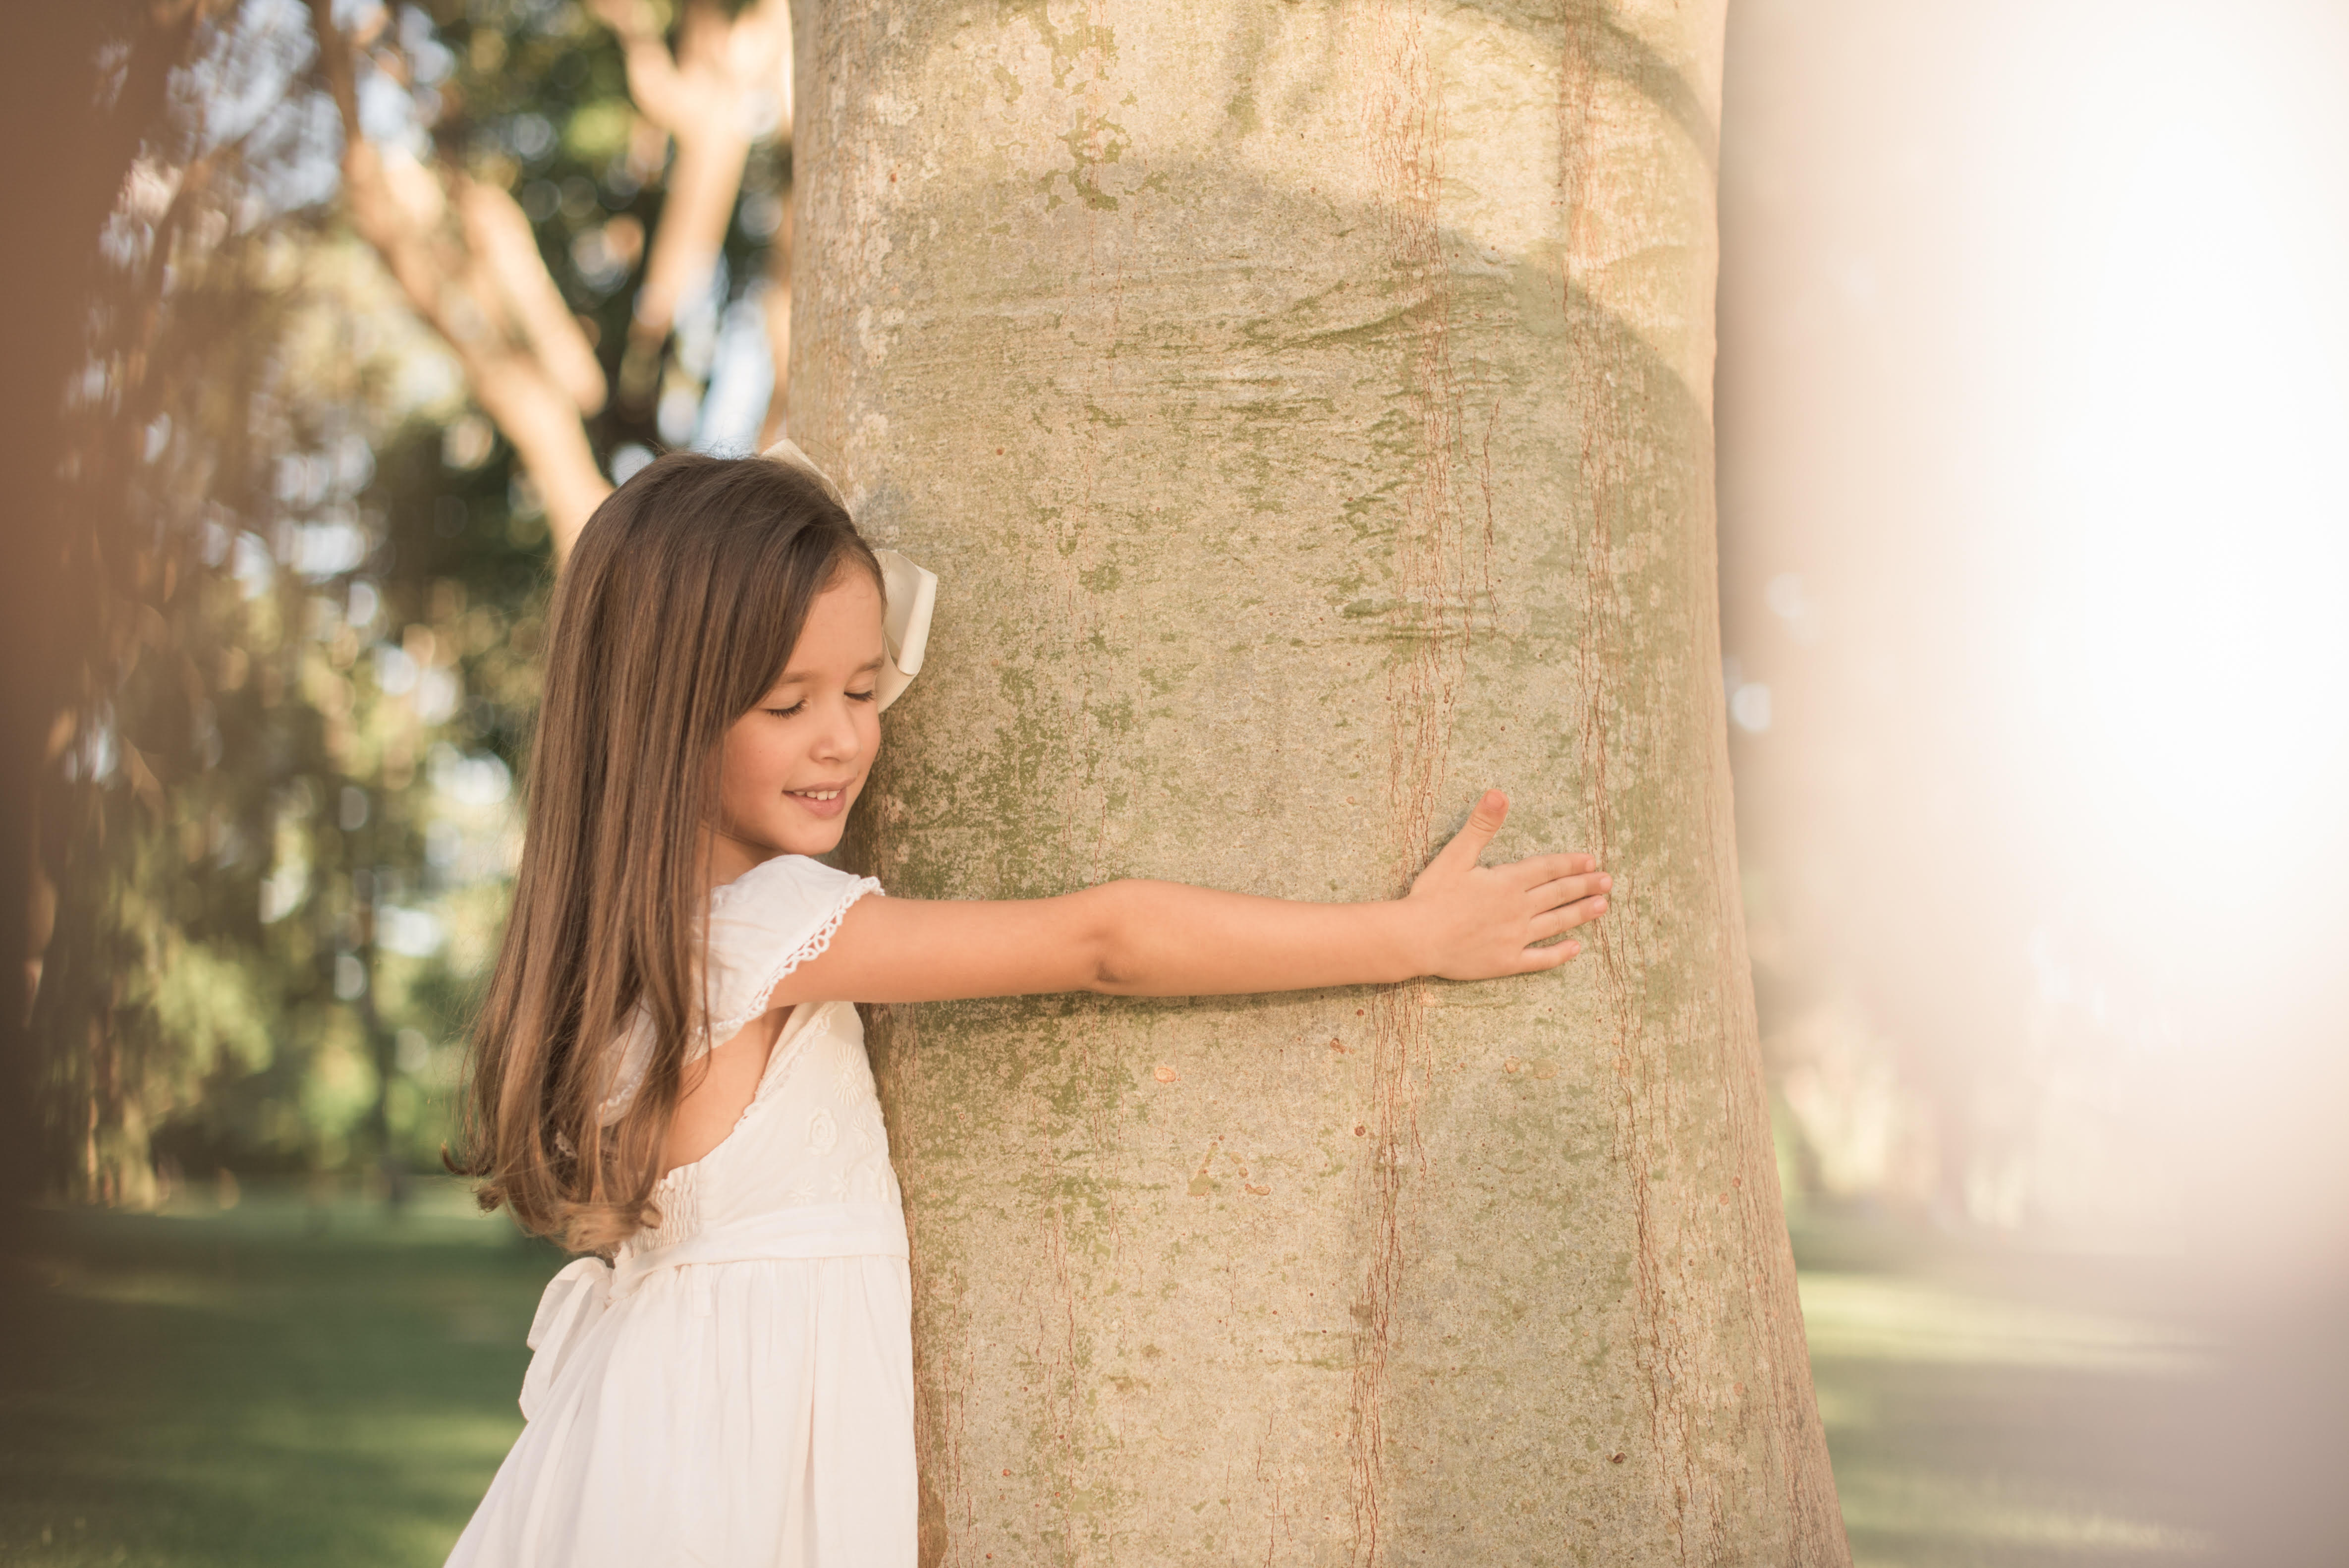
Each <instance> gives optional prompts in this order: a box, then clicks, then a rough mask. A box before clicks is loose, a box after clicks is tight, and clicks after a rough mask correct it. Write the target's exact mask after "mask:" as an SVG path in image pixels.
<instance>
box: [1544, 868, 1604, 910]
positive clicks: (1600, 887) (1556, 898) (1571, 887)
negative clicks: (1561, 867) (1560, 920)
mask: <svg viewBox="0 0 2349 1568" xmlns="http://www.w3.org/2000/svg"><path fill="white" fill-rule="evenodd" d="M1614 885H1615V879H1614V878H1613V877H1610V876H1609V875H1608V874H1607V873H1606V872H1588V873H1586V874H1584V875H1582V876H1572V877H1560V878H1558V879H1557V881H1556V882H1544V883H1542V884H1541V885H1540V886H1539V887H1537V888H1536V889H1534V890H1533V893H1532V898H1533V901H1534V907H1535V908H1537V909H1556V908H1557V906H1558V905H1560V904H1564V903H1574V902H1575V900H1577V899H1583V898H1588V897H1590V896H1591V895H1592V894H1594V893H1602V892H1608V891H1609V889H1611V888H1613V887H1614Z"/></svg>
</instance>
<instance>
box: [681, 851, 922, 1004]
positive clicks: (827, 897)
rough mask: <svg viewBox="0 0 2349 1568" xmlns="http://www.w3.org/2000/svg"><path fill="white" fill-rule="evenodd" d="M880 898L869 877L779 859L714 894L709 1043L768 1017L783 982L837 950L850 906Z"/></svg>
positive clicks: (876, 884) (797, 858) (789, 857)
mask: <svg viewBox="0 0 2349 1568" xmlns="http://www.w3.org/2000/svg"><path fill="white" fill-rule="evenodd" d="M880 891H881V884H880V883H879V882H875V881H874V879H873V878H871V877H860V876H854V875H851V874H850V873H849V872H843V871H834V870H833V868H832V867H830V866H827V865H824V864H823V863H822V862H820V861H812V860H810V859H808V858H807V857H806V856H805V855H778V856H776V857H775V858H774V859H773V860H771V861H761V863H760V864H758V865H755V866H753V867H751V868H750V870H749V871H747V872H743V873H742V874H741V875H740V876H739V877H737V878H735V879H734V880H733V881H732V882H728V883H727V884H726V885H725V886H724V887H721V888H719V890H718V891H717V892H715V893H713V894H711V895H710V901H709V1017H710V1022H709V1030H708V1035H707V1038H708V1041H709V1044H712V1045H715V1044H717V1043H719V1042H720V1041H723V1040H728V1039H731V1038H732V1037H734V1035H735V1034H736V1033H737V1032H738V1031H739V1030H740V1029H741V1027H742V1026H744V1025H745V1024H748V1023H749V1022H750V1020H751V1019H753V1018H755V1017H757V1016H759V1015H760V1014H761V1013H763V1012H765V1011H766V1010H767V998H768V997H770V996H771V995H773V994H774V990H775V986H776V985H778V984H779V983H781V980H782V978H783V976H784V975H789V974H790V973H791V972H792V970H794V969H796V968H798V967H799V966H800V965H802V964H804V963H806V962H807V961H808V960H809V959H811V958H813V957H815V956H816V955H817V954H821V953H822V952H823V950H824V949H825V948H826V947H829V946H830V945H832V934H833V932H835V931H838V930H839V929H840V922H841V918H842V917H843V915H845V914H847V913H848V911H849V909H850V907H851V906H852V905H854V903H856V901H857V900H858V899H860V898H863V897H864V895H865V894H866V893H872V892H880Z"/></svg>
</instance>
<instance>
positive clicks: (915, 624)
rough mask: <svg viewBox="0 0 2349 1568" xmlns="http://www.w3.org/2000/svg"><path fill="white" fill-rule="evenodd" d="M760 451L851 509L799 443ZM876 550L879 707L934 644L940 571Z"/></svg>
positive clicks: (916, 670) (917, 670) (910, 678)
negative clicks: (878, 573)
mask: <svg viewBox="0 0 2349 1568" xmlns="http://www.w3.org/2000/svg"><path fill="white" fill-rule="evenodd" d="M760 455H761V456H762V457H764V458H766V459H769V460H770V461H771V462H778V463H788V464H790V465H791V466H792V468H795V469H799V470H800V471H801V472H802V473H803V474H805V475H807V476H808V477H809V478H810V479H812V480H815V482H816V483H818V484H820V485H822V486H823V493H824V494H826V495H828V496H830V497H831V498H832V499H833V500H835V501H837V502H838V503H839V504H840V510H841V511H847V510H848V498H847V497H846V496H844V495H843V494H841V493H840V487H839V486H838V485H836V484H834V483H833V482H832V476H831V475H829V474H827V473H825V472H824V471H823V469H820V468H818V467H816V466H815V459H812V458H811V457H809V456H808V455H807V454H806V453H805V452H803V451H801V450H800V449H799V447H798V446H797V445H796V444H795V443H793V442H792V441H790V440H781V441H777V442H776V443H775V444H774V445H773V446H771V447H769V448H768V449H766V450H765V451H764V452H763V453H761V454H760ZM873 554H874V558H875V559H877V560H878V561H879V562H881V642H882V646H883V650H884V652H885V655H886V662H885V664H884V665H882V667H881V679H880V682H879V683H878V685H876V686H874V695H875V696H877V697H878V698H879V699H880V700H879V706H880V707H884V708H885V707H888V706H889V705H890V704H891V703H893V702H895V701H896V700H897V698H898V696H900V695H901V694H902V693H903V692H904V691H905V688H906V687H907V686H911V685H913V684H914V677H915V676H917V675H919V674H921V673H922V653H923V650H924V649H926V648H927V647H928V646H929V643H930V612H931V610H932V609H934V608H935V607H936V604H937V602H938V578H937V573H935V572H930V571H926V570H925V569H924V568H922V567H919V566H916V565H915V564H914V563H913V562H910V561H908V560H906V559H905V557H904V556H902V555H900V554H898V553H897V552H895V551H894V550H876V551H874V552H873Z"/></svg>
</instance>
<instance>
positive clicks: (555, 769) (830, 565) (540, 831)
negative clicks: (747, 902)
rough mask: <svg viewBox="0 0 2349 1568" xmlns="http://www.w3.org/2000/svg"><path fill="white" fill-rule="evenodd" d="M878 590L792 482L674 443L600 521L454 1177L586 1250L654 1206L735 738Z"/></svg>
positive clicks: (682, 1062) (555, 688) (561, 604)
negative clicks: (835, 620) (620, 1040)
mask: <svg viewBox="0 0 2349 1568" xmlns="http://www.w3.org/2000/svg"><path fill="white" fill-rule="evenodd" d="M849 569H861V570H864V571H866V572H870V573H873V576H874V581H875V582H876V583H878V582H879V581H880V567H879V565H878V564H877V563H876V562H874V558H873V552H872V551H871V549H870V548H869V547H867V546H866V544H865V542H864V540H863V539H862V538H860V537H858V535H857V532H856V529H855V527H854V524H852V523H851V522H850V521H849V519H848V514H847V513H846V512H845V511H842V510H841V508H840V506H839V504H838V503H837V502H835V501H833V500H832V499H831V498H830V497H829V496H827V495H825V494H824V493H823V490H822V488H821V487H820V486H819V485H818V484H817V483H816V482H814V481H813V480H811V479H810V478H809V477H808V476H806V475H804V474H802V473H801V472H800V471H799V470H797V469H792V468H789V467H786V466H785V465H783V464H781V463H774V462H769V461H766V460H764V459H758V458H740V459H719V458H708V457H702V456H700V455H698V454H696V453H691V452H678V453H672V454H670V455H669V456H667V457H664V458H661V459H658V460H657V461H655V462H653V463H651V464H648V465H647V467H646V468H645V469H644V470H643V471H642V472H640V473H638V474H636V476H635V477H634V478H632V479H630V480H628V482H627V483H626V484H624V485H622V486H621V487H620V488H619V489H618V490H615V491H614V492H613V493H612V495H611V497H610V498H609V499H608V500H605V502H604V504H603V505H602V506H600V507H598V508H597V509H596V511H595V516H594V517H592V518H590V519H588V521H587V526H586V528H585V530H584V531H582V532H581V534H580V535H579V542H578V543H577V545H576V546H575V547H574V549H573V551H572V555H571V559H570V562H568V563H567V564H566V565H565V566H564V568H563V575H562V578H561V580H560V581H559V582H558V583H556V585H555V590H554V605H553V610H552V614H551V617H550V620H551V624H550V627H549V632H548V639H547V650H546V684H545V687H544V690H543V694H542V696H541V700H540V707H539V717H538V728H537V734H536V736H535V738H534V739H533V744H532V748H531V758H530V766H529V769H528V773H527V799H528V811H529V818H528V823H527V826H526V828H525V831H524V838H523V852H522V867H521V871H520V873H519V875H518V876H517V878H516V881H515V886H514V901H513V910H512V914H511V915H510V916H509V917H508V919H507V922H506V930H505V939H504V941H503V943H502V945H501V946H500V948H499V950H498V961H497V967H496V969H495V970H494V971H493V972H492V975H491V979H490V985H489V990H488V993H487V995H486V996H485V997H484V999H483V1003H482V1006H481V1015H480V1016H479V1017H478V1018H477V1019H476V1021H475V1023H474V1026H473V1038H472V1057H471V1074H470V1078H471V1083H470V1090H469V1092H468V1093H467V1095H466V1097H465V1103H464V1107H463V1110H462V1113H461V1116H460V1150H459V1152H458V1153H456V1154H454V1155H450V1156H444V1158H446V1159H447V1161H448V1163H449V1167H450V1170H452V1171H457V1172H458V1173H460V1174H462V1175H467V1176H473V1177H478V1178H479V1179H480V1182H481V1184H480V1186H479V1187H478V1188H477V1189H476V1191H477V1195H478V1196H479V1198H480V1201H481V1206H482V1207H483V1208H485V1209H493V1208H496V1207H497V1206H498V1205H499V1204H501V1203H503V1204H505V1205H507V1206H508V1207H510V1208H511V1209H512V1211H513V1214H514V1217H515V1219H516V1220H518V1221H519V1222H521V1223H522V1225H523V1228H524V1229H526V1230H529V1231H532V1232H534V1233H539V1234H543V1235H551V1236H554V1237H556V1238H558V1239H559V1240H561V1241H562V1242H563V1243H564V1245H566V1246H568V1247H570V1248H572V1249H573V1250H574V1251H578V1252H588V1251H598V1250H603V1249H605V1248H608V1247H610V1246H611V1245H612V1244H613V1243H616V1242H618V1241H620V1240H621V1239H622V1238H624V1237H626V1235H627V1234H628V1233H630V1232H632V1231H634V1230H635V1229H636V1228H637V1226H638V1225H640V1224H644V1223H648V1222H654V1221H656V1219H657V1215H656V1214H655V1213H654V1212H653V1209H652V1203H651V1198H652V1190H653V1184H654V1182H655V1181H657V1179H658V1177H659V1173H660V1171H659V1167H660V1156H661V1146H662V1142H663V1140H664V1139H665V1138H666V1136H667V1129H668V1123H669V1118H670V1116H671V1114H672V1113H673V1112H674V1111H675V1109H676V1108H677V1102H678V1096H679V1094H680V1093H681V1091H682V1079H683V1076H684V1071H685V1066H686V1054H687V1044H688V1037H689V1034H690V1031H691V1030H692V1029H693V1028H694V1027H695V1026H696V1023H697V1020H698V1016H699V1014H700V1007H699V1003H700V997H699V995H698V994H697V987H698V985H699V984H700V981H699V978H698V976H699V975H700V973H701V966H700V965H699V964H698V961H697V959H698V954H697V952H696V944H697V943H698V940H699V936H700V929H701V923H700V920H699V912H700V910H701V909H702V907H703V905H704V903H706V901H707V898H708V888H707V885H706V882H704V881H703V878H704V876H705V874H706V873H705V871H704V868H703V863H702V844H703V831H704V829H705V826H706V825H707V824H709V822H710V821H711V820H712V819H713V816H714V813H715V811H716V809H717V799H718V796H717V771H716V769H717V758H718V755H719V746H720V743H721V741H722V739H723V738H724V735H725V732H726V729H727V727H729V726H730V725H731V724H732V723H733V722H734V720H736V719H737V718H739V717H741V716H742V715H743V714H745V713H747V712H749V711H750V707H752V705H754V704H755V703H757V702H758V700H759V699H760V698H761V696H764V695H765V694H766V692H767V691H768V689H769V688H770V687H771V686H772V685H773V684H774V681H775V679H776V677H777V676H780V675H781V673H782V670H783V666H784V665H785V664H786V663H787V662H788V661H789V659H790V657H791V652H792V645H793V644H794V643H796V642H797V641H798V640H799V634H800V628H801V627H802V625H803V624H806V621H807V614H808V607H809V605H810V604H811V603H812V602H813V601H814V599H815V596H816V595H817V594H818V593H822V592H823V590H824V589H825V588H827V587H829V586H830V585H831V584H832V583H833V581H834V580H835V579H837V577H838V576H839V574H840V573H842V572H843V571H844V570H849ZM639 1004H642V1005H643V1006H644V1007H645V1009H646V1011H647V1014H648V1015H649V1016H650V1018H651V1021H652V1026H653V1040H654V1044H653V1048H652V1056H651V1061H650V1064H649V1066H648V1067H647V1069H646V1073H645V1077H644V1081H643V1083H642V1085H641V1086H640V1087H639V1088H638V1089H637V1090H636V1096H635V1098H634V1099H633V1100H632V1101H631V1102H630V1103H629V1105H628V1108H627V1109H626V1112H625V1113H624V1114H623V1115H622V1116H621V1117H620V1118H619V1119H617V1120H616V1122H614V1123H613V1124H612V1125H611V1126H610V1127H605V1126H604V1125H602V1122H601V1119H600V1118H599V1116H598V1111H599V1109H600V1108H601V1106H602V1104H603V1101H604V1099H605V1097H606V1096H607V1095H608V1094H610V1093H611V1092H612V1089H613V1088H614V1087H615V1086H614V1082H613V1071H614V1068H615V1066H616V1062H615V1057H616V1052H615V1051H614V1050H613V1049H612V1048H610V1047H611V1043H612V1041H613V1040H614V1039H615V1038H616V1036H617V1035H618V1034H619V1032H620V1030H621V1029H622V1027H623V1026H624V1025H625V1023H626V1020H627V1018H628V1016H629V1015H630V1014H631V1013H632V1012H633V1010H634V1009H635V1008H636V1006H638V1005H639Z"/></svg>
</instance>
